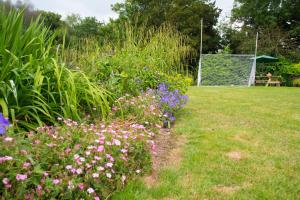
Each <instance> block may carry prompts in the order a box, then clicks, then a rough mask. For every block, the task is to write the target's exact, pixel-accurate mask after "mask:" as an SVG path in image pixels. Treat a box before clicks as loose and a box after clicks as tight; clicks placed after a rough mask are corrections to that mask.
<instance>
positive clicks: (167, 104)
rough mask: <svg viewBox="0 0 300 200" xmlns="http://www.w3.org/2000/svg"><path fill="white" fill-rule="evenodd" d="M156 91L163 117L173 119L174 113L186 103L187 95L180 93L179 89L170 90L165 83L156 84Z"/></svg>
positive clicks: (168, 119)
mask: <svg viewBox="0 0 300 200" xmlns="http://www.w3.org/2000/svg"><path fill="white" fill-rule="evenodd" d="M157 93H158V95H159V97H160V105H159V106H160V108H161V109H162V111H163V112H164V117H165V119H166V120H167V121H171V122H172V121H175V119H176V118H175V117H174V113H175V112H176V111H178V110H179V109H180V108H182V107H183V106H184V105H185V104H186V103H187V100H188V97H187V96H186V95H182V94H181V93H180V91H179V90H173V91H171V90H170V89H169V86H167V85H166V84H165V83H161V84H159V85H158V87H157Z"/></svg>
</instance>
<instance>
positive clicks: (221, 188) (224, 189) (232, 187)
mask: <svg viewBox="0 0 300 200" xmlns="http://www.w3.org/2000/svg"><path fill="white" fill-rule="evenodd" d="M248 187H251V184H249V183H244V184H242V185H241V186H239V185H230V186H225V185H216V186H214V188H213V189H214V190H215V191H217V192H220V193H225V194H232V193H234V192H237V191H238V190H241V189H244V188H248Z"/></svg>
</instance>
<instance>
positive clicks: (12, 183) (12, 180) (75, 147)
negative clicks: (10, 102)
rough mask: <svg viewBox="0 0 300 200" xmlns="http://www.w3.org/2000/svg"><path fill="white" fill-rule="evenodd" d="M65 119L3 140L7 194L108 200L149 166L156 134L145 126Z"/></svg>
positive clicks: (0, 187) (1, 166)
mask: <svg viewBox="0 0 300 200" xmlns="http://www.w3.org/2000/svg"><path fill="white" fill-rule="evenodd" d="M64 123H65V126H63V127H51V126H45V127H40V128H38V130H37V132H30V133H26V134H18V135H13V134H8V135H7V136H5V137H3V138H0V180H1V183H0V195H1V196H2V197H3V198H5V199H53V198H55V199H79V198H85V199H94V198H95V197H100V198H107V197H109V196H110V195H111V193H112V192H113V191H114V190H116V189H118V188H119V189H120V188H122V187H123V185H124V184H125V182H126V181H127V179H129V178H130V177H131V176H134V175H135V174H142V173H144V172H146V171H148V170H149V168H150V163H151V161H150V154H149V150H148V147H147V146H149V148H151V147H152V148H154V143H153V141H152V137H153V133H152V132H150V131H148V130H147V129H146V128H145V127H144V126H142V125H139V124H134V123H131V122H128V121H127V122H126V121H125V122H118V121H115V122H113V123H111V124H108V125H105V124H104V123H101V124H99V125H93V124H90V125H88V124H80V125H79V124H77V122H75V121H71V120H64ZM146 144H149V145H146Z"/></svg>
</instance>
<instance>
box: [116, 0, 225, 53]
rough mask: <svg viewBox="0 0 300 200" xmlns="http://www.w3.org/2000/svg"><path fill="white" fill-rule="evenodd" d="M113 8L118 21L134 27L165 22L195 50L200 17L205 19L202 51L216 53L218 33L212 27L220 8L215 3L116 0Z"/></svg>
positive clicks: (198, 0) (174, 0) (196, 50)
mask: <svg viewBox="0 0 300 200" xmlns="http://www.w3.org/2000/svg"><path fill="white" fill-rule="evenodd" d="M113 10H114V11H116V12H117V13H119V15H120V20H125V21H128V22H129V23H132V24H136V25H137V26H146V27H160V26H161V25H162V24H165V23H168V24H171V25H173V26H174V27H175V28H176V29H177V30H178V31H179V32H181V33H183V34H184V35H186V36H187V38H188V43H189V44H190V45H191V46H192V47H193V48H194V50H195V52H198V49H199V44H200V32H201V31H200V29H201V27H200V20H201V18H203V19H204V30H203V33H204V34H203V44H204V45H203V47H204V49H203V50H204V52H215V51H217V50H218V47H219V39H220V37H219V34H218V31H217V30H216V29H215V25H216V23H217V21H218V17H219V14H220V10H219V9H218V8H216V7H215V3H210V2H209V1H200V0H126V1H125V3H117V4H115V5H114V6H113Z"/></svg>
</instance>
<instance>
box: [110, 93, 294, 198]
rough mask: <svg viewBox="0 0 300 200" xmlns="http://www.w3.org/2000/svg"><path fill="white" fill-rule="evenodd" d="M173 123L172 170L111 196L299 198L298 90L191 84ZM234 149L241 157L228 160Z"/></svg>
mask: <svg viewBox="0 0 300 200" xmlns="http://www.w3.org/2000/svg"><path fill="white" fill-rule="evenodd" d="M188 94H189V96H190V102H189V103H188V105H187V107H186V109H185V110H184V111H183V114H182V115H181V117H180V118H179V119H178V120H177V122H176V127H175V132H176V134H181V135H184V136H185V137H186V138H187V140H188V142H187V143H186V144H185V146H184V148H183V160H182V161H181V164H180V167H172V166H170V167H167V168H164V169H161V171H160V172H159V177H158V180H157V183H156V184H155V185H154V186H147V185H145V184H144V183H143V182H142V181H141V180H136V181H134V182H131V183H129V184H128V186H127V187H126V188H125V190H124V191H122V192H120V193H118V194H116V195H115V197H114V199H299V198H300V187H299V185H300V101H299V100H300V90H299V88H265V87H253V88H236V87H207V88H195V87H193V88H191V89H190V91H189V93H188ZM233 151H234V152H239V153H240V154H241V159H239V160H238V159H237V160H234V159H232V158H229V157H228V153H229V152H233Z"/></svg>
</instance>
